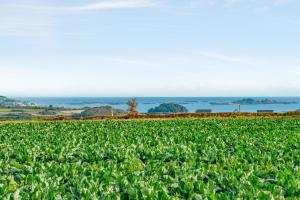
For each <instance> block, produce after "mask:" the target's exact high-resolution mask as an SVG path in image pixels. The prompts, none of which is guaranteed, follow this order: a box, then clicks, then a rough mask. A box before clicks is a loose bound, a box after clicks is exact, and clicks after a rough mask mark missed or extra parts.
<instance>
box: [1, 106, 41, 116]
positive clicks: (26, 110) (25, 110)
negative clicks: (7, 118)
mask: <svg viewBox="0 0 300 200" xmlns="http://www.w3.org/2000/svg"><path fill="white" fill-rule="evenodd" d="M44 110H45V109H43V108H0V115H5V114H23V113H26V114H37V113H39V112H42V111H44Z"/></svg>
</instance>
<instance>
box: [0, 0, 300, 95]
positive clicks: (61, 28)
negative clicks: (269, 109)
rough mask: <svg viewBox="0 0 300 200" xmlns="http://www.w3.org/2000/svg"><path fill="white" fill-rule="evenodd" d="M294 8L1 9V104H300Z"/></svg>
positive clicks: (196, 3) (20, 5)
mask: <svg viewBox="0 0 300 200" xmlns="http://www.w3.org/2000/svg"><path fill="white" fill-rule="evenodd" d="M299 55H300V1H299V0H0V95H5V96H17V97H21V96H24V97H30V96H31V97H32V96H36V97H37V96H41V97H44V96H47V97H49V96H53V97H73V96H79V97H89V96H90V97H114V96H126V97H128V96H136V97H142V96H194V97H202V96H209V97H212V96H300V56H299Z"/></svg>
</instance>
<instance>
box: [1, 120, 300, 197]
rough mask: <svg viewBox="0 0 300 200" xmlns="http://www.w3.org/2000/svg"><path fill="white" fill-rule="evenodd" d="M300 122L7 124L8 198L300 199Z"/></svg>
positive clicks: (4, 183) (4, 174)
mask: <svg viewBox="0 0 300 200" xmlns="http://www.w3.org/2000/svg"><path fill="white" fill-rule="evenodd" d="M299 128H300V121H299V120H296V119H222V120H214V119H209V120H163V121H162V120H151V121H99V122H92V121H83V122H49V123H46V122H43V123H11V124H10V123H3V124H0V147H1V148H0V198H1V195H2V197H4V196H7V195H9V194H10V193H11V194H15V195H20V196H22V197H25V198H26V197H27V198H28V197H29V196H30V195H32V196H35V197H41V196H42V197H47V198H51V197H53V198H54V197H55V198H57V197H59V196H68V197H73V198H76V197H85V198H92V197H98V198H99V197H105V198H108V197H111V198H113V199H114V198H116V197H121V198H124V199H126V198H127V197H129V198H135V197H149V198H151V199H156V198H162V199H168V198H171V197H172V198H176V197H177V198H192V197H194V198H200V197H201V196H202V197H204V196H206V197H209V198H211V199H214V198H225V197H229V198H237V197H241V198H246V197H256V198H266V199H268V198H270V197H271V196H273V197H275V198H279V197H286V198H288V197H290V198H295V197H297V196H299V195H300V189H299V184H300V169H299V165H300V153H299V152H300V146H299V144H300V129H299Z"/></svg>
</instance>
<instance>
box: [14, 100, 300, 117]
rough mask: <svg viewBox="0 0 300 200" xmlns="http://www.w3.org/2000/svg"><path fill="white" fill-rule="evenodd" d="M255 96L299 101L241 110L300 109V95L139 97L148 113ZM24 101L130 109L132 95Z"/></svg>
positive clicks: (225, 109) (192, 109) (226, 107)
mask: <svg viewBox="0 0 300 200" xmlns="http://www.w3.org/2000/svg"><path fill="white" fill-rule="evenodd" d="M244 98H252V99H255V100H263V99H266V98H267V99H270V100H275V101H277V102H295V103H293V104H256V105H241V107H240V109H241V112H256V111H257V110H274V111H275V112H287V111H295V110H298V109H300V97H140V98H137V102H138V107H137V109H138V111H139V112H141V113H146V112H147V111H148V110H149V109H150V108H153V107H156V106H158V105H160V104H162V103H176V104H180V105H183V106H185V107H186V108H187V109H188V110H189V112H195V111H196V110H197V109H211V110H212V112H233V111H235V110H237V109H239V108H238V105H212V104H211V103H212V102H213V103H224V102H233V101H237V100H241V99H244ZM16 99H19V100H22V101H29V102H33V103H36V104H39V105H44V106H49V105H52V106H56V107H64V108H71V109H80V108H85V107H99V106H111V107H113V108H115V109H124V110H125V109H128V106H127V104H126V103H127V101H128V100H129V99H131V98H130V97H17V98H16Z"/></svg>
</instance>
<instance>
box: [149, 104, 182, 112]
mask: <svg viewBox="0 0 300 200" xmlns="http://www.w3.org/2000/svg"><path fill="white" fill-rule="evenodd" d="M185 112H188V109H187V108H186V107H184V106H182V105H179V104H176V103H163V104H160V105H159V106H157V107H155V108H151V109H149V110H148V113H151V114H153V113H185Z"/></svg>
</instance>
